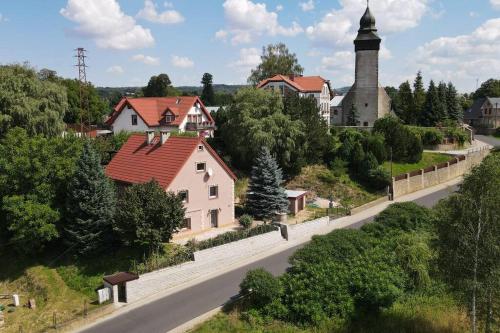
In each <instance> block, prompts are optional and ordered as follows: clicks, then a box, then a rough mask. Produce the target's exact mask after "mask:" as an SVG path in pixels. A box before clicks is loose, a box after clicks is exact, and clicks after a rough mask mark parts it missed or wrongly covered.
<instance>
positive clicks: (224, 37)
mask: <svg viewBox="0 0 500 333" xmlns="http://www.w3.org/2000/svg"><path fill="white" fill-rule="evenodd" d="M228 34H229V33H228V32H227V31H226V30H224V29H221V30H219V31H217V32H216V33H215V38H216V39H220V40H223V41H226V40H227V36H228Z"/></svg>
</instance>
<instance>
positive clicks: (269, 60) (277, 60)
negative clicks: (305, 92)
mask: <svg viewBox="0 0 500 333" xmlns="http://www.w3.org/2000/svg"><path fill="white" fill-rule="evenodd" d="M260 59H261V63H260V64H259V65H258V66H257V68H255V69H253V70H252V72H251V74H250V77H249V78H248V82H249V83H250V84H253V85H257V84H258V83H259V82H260V81H262V80H264V79H267V78H270V77H273V76H274V75H277V74H282V75H290V74H294V75H302V73H303V72H304V68H303V67H302V66H300V65H299V62H298V60H297V56H296V55H295V53H290V51H289V50H288V47H287V46H286V45H285V44H283V43H278V44H269V45H267V46H266V47H263V48H262V55H261V57H260Z"/></svg>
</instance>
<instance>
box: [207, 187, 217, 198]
mask: <svg viewBox="0 0 500 333" xmlns="http://www.w3.org/2000/svg"><path fill="white" fill-rule="evenodd" d="M218 196H219V186H217V185H213V186H210V187H209V188H208V197H209V198H217V197H218Z"/></svg>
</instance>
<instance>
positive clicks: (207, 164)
mask: <svg viewBox="0 0 500 333" xmlns="http://www.w3.org/2000/svg"><path fill="white" fill-rule="evenodd" d="M106 175H107V176H108V177H109V178H111V179H113V180H114V181H115V182H116V183H117V184H119V185H120V186H127V185H131V184H140V183H145V182H148V181H150V180H152V179H155V180H156V181H158V183H159V184H160V186H161V187H162V188H164V189H165V191H171V192H174V193H178V194H181V195H182V196H183V198H184V205H185V208H186V215H185V220H184V225H183V228H182V230H181V231H180V232H179V233H178V234H176V235H175V238H183V237H188V236H192V235H195V234H199V233H201V232H205V231H208V230H211V229H213V228H220V227H226V226H231V225H235V224H236V222H235V217H234V182H235V180H236V176H235V175H234V173H233V172H232V171H231V169H229V167H228V166H227V165H226V164H225V163H224V162H223V161H222V160H221V158H220V157H219V156H218V155H217V153H216V152H215V151H214V150H213V149H212V148H211V147H210V145H209V144H208V143H207V142H206V141H205V139H204V138H203V137H181V136H174V135H172V136H171V135H170V133H168V132H165V131H162V132H161V133H160V135H155V134H154V132H152V131H148V132H147V133H146V135H143V134H133V135H132V136H131V137H130V138H129V139H128V141H127V142H126V143H125V144H124V145H123V146H122V148H121V149H120V151H118V153H117V154H116V155H115V156H114V157H113V159H112V160H111V162H110V163H109V165H108V166H107V167H106Z"/></svg>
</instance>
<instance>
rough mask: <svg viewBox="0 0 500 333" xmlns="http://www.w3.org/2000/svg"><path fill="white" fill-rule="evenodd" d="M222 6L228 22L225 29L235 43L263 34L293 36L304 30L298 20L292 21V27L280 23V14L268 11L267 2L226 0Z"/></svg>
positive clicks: (248, 41)
mask: <svg viewBox="0 0 500 333" xmlns="http://www.w3.org/2000/svg"><path fill="white" fill-rule="evenodd" d="M222 6H223V8H224V16H225V18H226V21H227V24H228V27H227V29H224V31H226V32H227V35H231V36H232V38H231V42H232V43H233V44H242V43H250V42H251V41H252V40H253V39H254V37H255V36H261V35H263V34H267V35H270V36H276V35H281V36H288V37H292V36H296V35H298V34H300V33H302V32H303V31H304V30H303V29H302V27H301V26H300V25H299V24H298V23H297V22H292V25H291V26H290V27H284V26H282V25H280V24H279V23H278V14H277V13H275V12H270V11H268V10H267V8H266V4H265V3H254V2H252V1H250V0H225V1H224V4H223V5H222ZM227 35H226V36H225V37H227Z"/></svg>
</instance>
